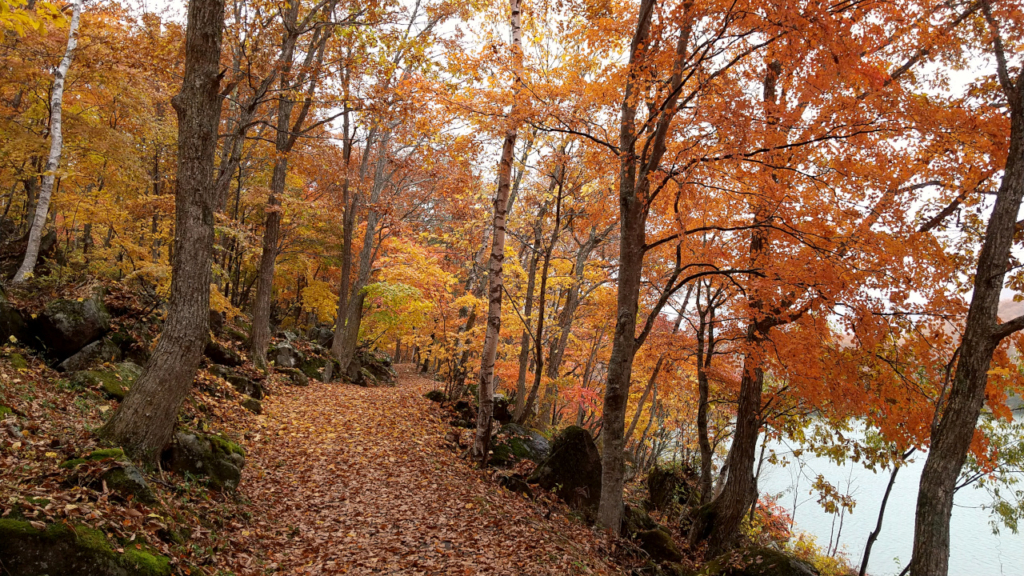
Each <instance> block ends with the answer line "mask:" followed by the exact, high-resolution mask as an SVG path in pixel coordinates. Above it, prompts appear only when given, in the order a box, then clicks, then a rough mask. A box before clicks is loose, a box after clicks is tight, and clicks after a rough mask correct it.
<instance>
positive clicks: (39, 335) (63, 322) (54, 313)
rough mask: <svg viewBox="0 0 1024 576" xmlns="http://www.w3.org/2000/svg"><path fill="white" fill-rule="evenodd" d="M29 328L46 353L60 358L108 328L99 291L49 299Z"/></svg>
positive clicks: (94, 338) (98, 336) (57, 358)
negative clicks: (70, 297)
mask: <svg viewBox="0 0 1024 576" xmlns="http://www.w3.org/2000/svg"><path fill="white" fill-rule="evenodd" d="M29 329H30V330H31V331H32V333H33V335H35V337H36V340H38V342H39V343H40V344H41V345H42V347H43V349H44V350H45V351H46V353H47V354H48V355H49V356H52V357H53V358H54V359H55V360H64V359H65V358H68V357H69V356H71V355H73V354H74V353H75V352H78V351H79V350H81V349H82V348H84V347H85V345H86V344H88V343H90V342H92V341H94V340H96V339H98V338H100V337H101V336H103V335H104V334H106V333H107V331H109V330H110V313H109V312H107V308H106V307H105V306H104V305H103V298H102V294H100V293H98V292H97V293H96V294H94V295H93V296H92V297H91V298H82V299H78V300H53V301H51V302H50V303H49V304H47V305H46V308H45V309H43V311H42V312H41V313H40V314H39V315H37V316H36V318H35V319H34V320H33V321H32V323H31V325H30V326H29Z"/></svg>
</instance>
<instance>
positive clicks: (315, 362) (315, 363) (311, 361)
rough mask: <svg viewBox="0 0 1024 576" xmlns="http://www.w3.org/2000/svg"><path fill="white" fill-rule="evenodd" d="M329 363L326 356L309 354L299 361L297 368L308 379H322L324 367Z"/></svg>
mask: <svg viewBox="0 0 1024 576" xmlns="http://www.w3.org/2000/svg"><path fill="white" fill-rule="evenodd" d="M328 364H330V361H329V360H328V359H327V358H323V357H321V356H314V355H312V354H311V355H309V356H308V357H306V358H305V359H303V360H302V362H300V363H299V370H302V373H303V374H305V375H306V376H307V377H309V379H310V380H323V377H324V368H326V367H327V365H328Z"/></svg>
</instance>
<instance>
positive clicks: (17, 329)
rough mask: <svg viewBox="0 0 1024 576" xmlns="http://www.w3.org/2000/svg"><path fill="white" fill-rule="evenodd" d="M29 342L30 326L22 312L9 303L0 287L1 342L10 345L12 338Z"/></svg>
mask: <svg viewBox="0 0 1024 576" xmlns="http://www.w3.org/2000/svg"><path fill="white" fill-rule="evenodd" d="M12 336H13V337H14V338H15V339H16V340H21V341H27V339H28V338H29V331H28V324H27V323H26V322H25V317H24V316H22V315H21V311H19V310H18V309H17V308H15V307H14V305H13V304H11V303H10V302H8V301H7V295H6V294H5V293H4V291H3V288H2V287H0V342H3V343H5V344H6V343H8V342H10V341H11V337H12Z"/></svg>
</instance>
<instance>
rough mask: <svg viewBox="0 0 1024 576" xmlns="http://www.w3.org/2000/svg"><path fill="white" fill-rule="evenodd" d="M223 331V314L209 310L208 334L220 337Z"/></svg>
mask: <svg viewBox="0 0 1024 576" xmlns="http://www.w3.org/2000/svg"><path fill="white" fill-rule="evenodd" d="M223 331H224V314H223V313H221V312H215V311H213V310H210V332H212V333H213V335H214V336H218V337H219V336H220V335H221V332H223Z"/></svg>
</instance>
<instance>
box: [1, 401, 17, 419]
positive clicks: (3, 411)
mask: <svg viewBox="0 0 1024 576" xmlns="http://www.w3.org/2000/svg"><path fill="white" fill-rule="evenodd" d="M12 415H14V410H11V409H10V408H9V407H7V406H4V405H3V404H0V420H6V419H7V418H8V417H9V416H12Z"/></svg>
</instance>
